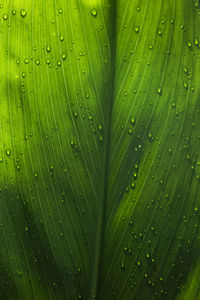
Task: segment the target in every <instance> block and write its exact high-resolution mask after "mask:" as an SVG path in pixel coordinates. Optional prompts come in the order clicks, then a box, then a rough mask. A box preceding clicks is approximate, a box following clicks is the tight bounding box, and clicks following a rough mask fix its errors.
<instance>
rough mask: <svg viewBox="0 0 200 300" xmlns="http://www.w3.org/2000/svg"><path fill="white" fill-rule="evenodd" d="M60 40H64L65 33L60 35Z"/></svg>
mask: <svg viewBox="0 0 200 300" xmlns="http://www.w3.org/2000/svg"><path fill="white" fill-rule="evenodd" d="M60 41H61V42H63V41H64V35H63V34H61V35H60Z"/></svg>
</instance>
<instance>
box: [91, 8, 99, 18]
mask: <svg viewBox="0 0 200 300" xmlns="http://www.w3.org/2000/svg"><path fill="white" fill-rule="evenodd" d="M97 14H98V11H97V10H96V9H95V8H93V9H92V10H91V15H92V16H93V17H96V16H97Z"/></svg>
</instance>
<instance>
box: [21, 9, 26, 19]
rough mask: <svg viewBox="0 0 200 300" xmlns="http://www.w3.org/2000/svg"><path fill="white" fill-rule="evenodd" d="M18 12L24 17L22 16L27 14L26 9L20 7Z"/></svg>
mask: <svg viewBox="0 0 200 300" xmlns="http://www.w3.org/2000/svg"><path fill="white" fill-rule="evenodd" d="M20 14H21V16H22V17H23V18H24V17H26V15H27V11H26V10H25V9H21V10H20Z"/></svg>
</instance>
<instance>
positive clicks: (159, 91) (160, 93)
mask: <svg viewBox="0 0 200 300" xmlns="http://www.w3.org/2000/svg"><path fill="white" fill-rule="evenodd" d="M157 93H158V94H159V95H162V88H161V87H159V88H158V89H157Z"/></svg>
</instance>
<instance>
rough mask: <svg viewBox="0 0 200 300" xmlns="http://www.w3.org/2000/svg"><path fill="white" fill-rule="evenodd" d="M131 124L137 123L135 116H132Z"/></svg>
mask: <svg viewBox="0 0 200 300" xmlns="http://www.w3.org/2000/svg"><path fill="white" fill-rule="evenodd" d="M131 124H132V125H134V124H135V118H134V117H132V118H131Z"/></svg>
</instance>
